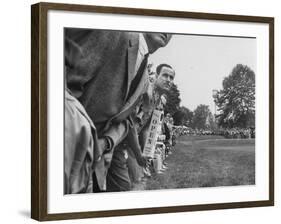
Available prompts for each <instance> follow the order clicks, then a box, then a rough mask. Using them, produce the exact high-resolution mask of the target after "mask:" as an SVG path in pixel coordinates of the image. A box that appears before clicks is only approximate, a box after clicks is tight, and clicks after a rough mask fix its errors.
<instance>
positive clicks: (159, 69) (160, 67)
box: [156, 64, 173, 75]
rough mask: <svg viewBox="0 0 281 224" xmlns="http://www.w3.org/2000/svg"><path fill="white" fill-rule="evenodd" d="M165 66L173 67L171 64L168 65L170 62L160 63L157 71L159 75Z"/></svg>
mask: <svg viewBox="0 0 281 224" xmlns="http://www.w3.org/2000/svg"><path fill="white" fill-rule="evenodd" d="M163 67H168V68H171V69H173V68H172V66H171V65H168V64H160V65H158V66H157V68H156V73H157V75H159V74H160V72H161V69H162V68H163Z"/></svg>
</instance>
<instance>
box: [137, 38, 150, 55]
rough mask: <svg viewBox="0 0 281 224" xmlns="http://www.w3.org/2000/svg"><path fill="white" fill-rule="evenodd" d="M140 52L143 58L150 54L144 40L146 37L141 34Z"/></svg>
mask: <svg viewBox="0 0 281 224" xmlns="http://www.w3.org/2000/svg"><path fill="white" fill-rule="evenodd" d="M139 52H140V53H141V54H142V56H143V57H144V55H146V54H148V53H149V52H148V46H147V43H146V40H145V39H144V36H143V34H142V33H140V34H139Z"/></svg>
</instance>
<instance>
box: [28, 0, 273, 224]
mask: <svg viewBox="0 0 281 224" xmlns="http://www.w3.org/2000/svg"><path fill="white" fill-rule="evenodd" d="M31 18H32V19H31V21H32V23H31V28H32V32H31V38H32V46H31V57H32V64H31V76H32V94H31V98H32V100H31V101H32V105H31V109H32V130H31V132H32V148H31V152H32V153H31V155H32V158H31V159H32V164H31V175H32V178H31V180H32V183H31V186H32V189H31V199H32V200H31V202H32V203H31V217H32V218H33V219H36V220H39V221H45V220H59V219H78V218H94V217H108V216H124V215H139V214H155V213H168V212H186V211H198V210H214V209H226V208H246V207H258V206H273V205H274V18H271V17H259V16H245V15H243V16H242V15H223V14H210V13H202V12H200V13H195V12H183V11H162V10H148V9H136V8H115V7H103V6H90V5H71V4H57V3H38V4H35V5H32V6H31Z"/></svg>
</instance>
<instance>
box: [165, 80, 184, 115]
mask: <svg viewBox="0 0 281 224" xmlns="http://www.w3.org/2000/svg"><path fill="white" fill-rule="evenodd" d="M166 95H167V103H166V105H165V107H164V111H165V114H167V113H170V114H171V115H172V116H173V115H174V114H175V113H176V112H177V111H178V110H179V106H180V102H181V99H180V91H179V90H178V87H177V85H176V84H172V86H171V89H170V91H168V92H167V93H166Z"/></svg>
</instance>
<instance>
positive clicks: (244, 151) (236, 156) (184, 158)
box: [146, 136, 255, 190]
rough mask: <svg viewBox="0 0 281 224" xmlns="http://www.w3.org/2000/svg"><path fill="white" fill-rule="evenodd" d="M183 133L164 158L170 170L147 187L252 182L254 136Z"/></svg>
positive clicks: (148, 182) (152, 180)
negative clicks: (229, 137)
mask: <svg viewBox="0 0 281 224" xmlns="http://www.w3.org/2000/svg"><path fill="white" fill-rule="evenodd" d="M219 138H220V139H217V137H214V136H200V137H198V136H196V137H188V136H182V137H180V138H178V142H177V145H176V146H175V149H174V151H173V154H172V155H170V156H169V157H168V158H167V162H168V167H169V169H168V170H166V171H165V172H164V173H163V174H160V175H154V176H153V177H152V178H150V179H149V180H147V182H146V189H147V190H152V189H175V188H195V187H215V186H235V185H253V184H255V145H254V140H253V139H240V140H239V139H232V140H231V139H223V138H221V137H219Z"/></svg>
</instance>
